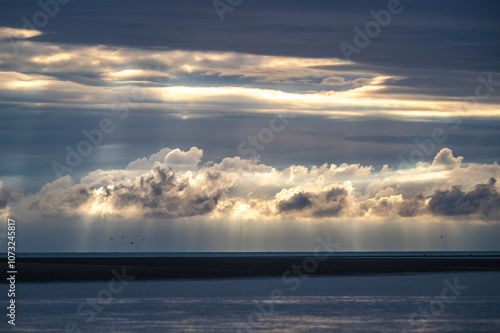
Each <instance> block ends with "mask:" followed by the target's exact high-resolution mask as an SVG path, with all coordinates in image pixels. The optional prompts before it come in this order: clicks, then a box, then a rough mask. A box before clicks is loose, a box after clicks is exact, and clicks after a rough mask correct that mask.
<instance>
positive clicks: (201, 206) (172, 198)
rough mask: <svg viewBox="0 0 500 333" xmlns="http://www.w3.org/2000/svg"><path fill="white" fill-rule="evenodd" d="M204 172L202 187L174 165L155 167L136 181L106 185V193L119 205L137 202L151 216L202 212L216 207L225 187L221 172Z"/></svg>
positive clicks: (184, 214)
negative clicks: (194, 183) (175, 168)
mask: <svg viewBox="0 0 500 333" xmlns="http://www.w3.org/2000/svg"><path fill="white" fill-rule="evenodd" d="M204 175H205V177H206V178H205V179H206V180H207V182H206V187H202V188H200V187H194V186H193V185H191V184H190V182H189V180H188V179H187V178H181V177H179V176H178V174H177V173H176V172H175V171H174V170H172V169H171V168H168V169H162V168H159V167H156V168H154V169H153V170H152V171H151V172H150V173H148V174H147V175H143V176H141V177H140V178H139V180H138V181H137V182H134V183H127V182H121V183H119V184H117V185H116V186H115V187H113V188H110V187H106V194H105V197H111V200H112V202H113V206H114V207H115V208H117V209H124V208H126V207H130V206H136V207H138V208H139V209H141V210H143V211H144V212H145V214H144V215H145V216H149V217H178V216H194V215H203V214H207V213H209V212H211V211H212V210H214V209H215V207H216V205H217V202H218V201H219V200H220V199H221V198H223V197H224V191H225V189H224V188H222V187H219V186H221V185H222V184H223V180H221V179H220V178H221V175H220V173H218V172H216V171H207V172H206V173H205V174H204ZM219 180H221V182H220V183H219Z"/></svg>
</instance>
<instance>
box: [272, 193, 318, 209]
mask: <svg viewBox="0 0 500 333" xmlns="http://www.w3.org/2000/svg"><path fill="white" fill-rule="evenodd" d="M311 205H312V201H311V195H310V194H309V193H297V194H294V195H293V196H292V197H291V198H289V199H287V200H283V201H280V202H279V203H278V210H279V211H280V212H287V211H293V210H298V211H301V210H303V209H304V208H308V207H310V206H311Z"/></svg>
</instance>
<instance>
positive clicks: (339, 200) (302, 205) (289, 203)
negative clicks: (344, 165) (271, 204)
mask: <svg viewBox="0 0 500 333" xmlns="http://www.w3.org/2000/svg"><path fill="white" fill-rule="evenodd" d="M348 195H349V193H348V192H347V190H346V189H345V188H342V187H335V186H334V187H332V188H331V189H329V190H326V191H321V192H319V193H309V192H299V193H296V194H294V195H293V196H291V197H290V198H288V199H287V200H282V201H280V202H278V211H279V212H280V213H293V212H294V211H295V212H302V211H304V210H306V209H308V210H307V212H306V213H305V214H304V215H305V216H307V214H311V215H312V216H314V217H319V218H322V217H334V216H338V215H339V214H340V212H341V210H342V209H343V208H344V207H345V205H346V204H347V197H348Z"/></svg>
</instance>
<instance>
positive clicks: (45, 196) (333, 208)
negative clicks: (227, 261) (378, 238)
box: [0, 147, 500, 221]
mask: <svg viewBox="0 0 500 333" xmlns="http://www.w3.org/2000/svg"><path fill="white" fill-rule="evenodd" d="M202 154H203V151H202V150H201V149H199V148H196V147H192V148H191V149H190V150H188V151H182V150H180V149H171V148H164V149H162V150H160V151H159V152H158V153H156V154H152V155H150V156H149V157H143V158H139V159H136V160H135V161H134V162H132V163H130V164H129V165H128V166H127V168H126V169H123V170H120V169H117V170H108V171H103V170H96V171H94V172H91V173H89V174H88V175H87V176H85V177H83V178H82V179H81V180H80V182H75V180H73V179H72V178H71V177H70V176H65V177H62V178H59V179H57V180H55V181H53V182H51V183H48V184H46V185H44V186H43V187H42V188H41V189H40V190H39V191H38V192H36V193H33V194H28V195H23V194H22V192H21V191H20V190H16V189H10V188H0V204H1V206H0V209H1V208H4V209H6V208H11V207H12V208H14V209H15V211H21V212H24V213H26V214H31V218H35V217H36V216H66V217H68V216H80V217H84V216H116V217H122V218H168V219H177V218H186V217H193V216H199V217H201V216H202V217H204V218H207V219H211V218H231V217H238V218H241V219H281V218H285V217H286V218H289V219H298V220H300V219H306V220H310V219H315V220H322V219H336V218H356V219H367V220H370V219H380V218H403V219H404V218H412V217H418V216H435V217H452V216H455V217H457V216H474V217H475V218H478V219H483V220H488V221H497V220H499V218H500V214H499V209H500V196H499V194H498V191H497V188H496V178H498V175H500V167H499V166H498V164H496V163H493V164H490V165H478V164H475V163H463V162H462V160H463V158H461V157H457V158H455V157H453V153H452V152H451V151H450V150H449V149H443V150H441V151H440V152H438V153H437V155H436V157H435V159H434V162H433V163H432V164H425V163H419V164H418V165H416V166H415V167H414V168H413V169H409V170H408V169H406V170H390V169H388V168H386V167H383V168H382V169H381V170H380V172H376V171H375V170H374V168H373V167H372V166H361V165H359V164H341V165H340V166H337V165H334V164H331V165H328V164H325V165H322V166H320V167H317V166H312V167H305V166H300V165H294V166H290V167H287V168H284V169H282V170H278V169H276V168H273V167H271V166H268V165H265V164H262V163H260V162H259V160H258V159H255V160H245V159H241V158H240V157H226V158H224V159H223V160H222V161H221V162H220V163H213V162H211V163H205V164H204V165H201V166H200V161H201V158H202ZM450 163H451V164H452V165H453V167H452V168H449V167H447V168H445V169H442V168H437V166H441V165H446V166H448V165H449V164H450ZM174 167H175V168H174ZM463 173H466V174H468V177H466V178H464V177H463V176H462V174H463ZM488 175H491V176H490V178H486V179H489V180H488V181H487V182H485V181H484V179H485V177H487V176H488ZM457 184H459V185H457ZM461 187H464V188H467V189H466V190H465V191H463V190H462V189H461ZM27 219H28V220H29V218H27Z"/></svg>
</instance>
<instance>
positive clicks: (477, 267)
mask: <svg viewBox="0 0 500 333" xmlns="http://www.w3.org/2000/svg"><path fill="white" fill-rule="evenodd" d="M307 258H309V261H310V260H311V259H313V257H307V256H293V257H291V256H269V257H262V256H254V257H252V256H245V257H163V258H162V257H147V258H126V257H121V258H103V257H98V258H88V257H86V258H81V257H79V258H18V262H17V265H16V268H17V271H18V274H17V276H16V278H17V282H51V281H61V282H62V281H109V280H110V279H111V278H112V277H113V273H112V270H113V269H115V270H117V271H119V272H121V271H122V270H123V268H124V269H125V272H126V274H127V275H134V276H135V278H134V279H135V280H158V279H213V278H248V277H270V276H275V277H276V276H277V277H280V276H282V275H283V273H284V272H286V271H287V270H290V269H292V267H293V266H299V267H304V266H303V264H304V260H306V259H307ZM313 260H314V259H313ZM316 263H317V265H318V266H317V268H316V269H314V270H313V271H312V272H311V273H306V272H305V269H304V268H302V269H301V271H302V273H303V274H308V275H314V276H340V275H367V274H401V273H403V274H411V273H430V272H453V271H457V272H458V271H462V272H467V271H500V257H499V256H488V257H485V256H481V257H470V256H464V257H457V256H452V257H443V256H439V257H431V256H429V257H411V256H409V257H401V256H398V257H383V256H381V257H376V256H369V257H368V256H367V257H338V256H332V257H328V258H325V260H324V261H316ZM309 264H310V262H309ZM0 265H1V267H6V261H5V260H3V262H2V263H0ZM310 267H311V266H310ZM2 270H3V268H2ZM309 271H311V270H310V269H309ZM4 283H5V282H4Z"/></svg>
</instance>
